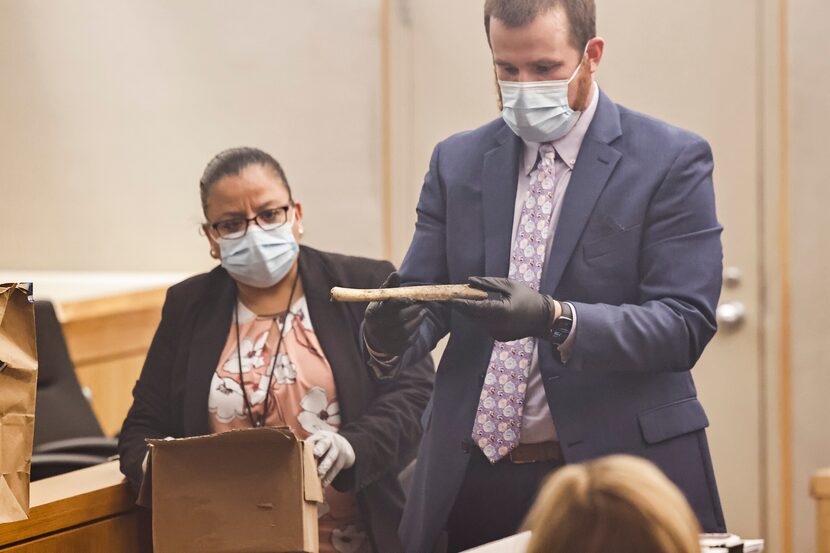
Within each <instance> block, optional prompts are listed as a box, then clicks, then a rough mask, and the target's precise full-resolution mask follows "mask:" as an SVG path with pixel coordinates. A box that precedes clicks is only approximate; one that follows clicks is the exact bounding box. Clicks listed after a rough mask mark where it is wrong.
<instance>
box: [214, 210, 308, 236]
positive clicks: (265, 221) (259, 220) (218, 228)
mask: <svg viewBox="0 0 830 553" xmlns="http://www.w3.org/2000/svg"><path fill="white" fill-rule="evenodd" d="M292 207H294V206H293V204H292V205H286V206H283V207H276V208H273V209H266V210H265V211H260V212H259V213H257V214H256V215H254V216H253V217H251V218H250V219H245V218H242V217H240V218H238V219H227V220H225V221H219V222H218V223H213V224H211V225H210V228H211V229H213V232H214V233H215V234H216V236H217V237H218V238H222V239H224V240H236V239H239V238H242V237H243V236H245V235H246V234H247V233H248V227H249V226H250V225H251V223H252V222H255V223H256V224H257V226H259V228H261V229H262V230H274V229H277V228H279V227H281V226H283V225H284V224H285V223H287V222H288V210H290V209H291V208H292Z"/></svg>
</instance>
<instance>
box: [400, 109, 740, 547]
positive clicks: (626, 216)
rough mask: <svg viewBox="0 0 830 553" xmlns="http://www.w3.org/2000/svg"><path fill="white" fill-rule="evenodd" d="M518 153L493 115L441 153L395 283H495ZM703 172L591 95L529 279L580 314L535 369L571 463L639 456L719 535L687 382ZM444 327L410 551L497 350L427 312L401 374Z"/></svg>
mask: <svg viewBox="0 0 830 553" xmlns="http://www.w3.org/2000/svg"><path fill="white" fill-rule="evenodd" d="M521 153H522V142H521V140H520V139H518V138H517V137H516V136H515V135H514V134H513V133H512V132H511V131H510V129H509V128H508V127H507V126H506V125H505V124H504V122H503V121H502V120H501V119H499V120H496V121H493V122H491V123H489V124H488V125H485V126H483V127H481V128H479V129H477V130H474V131H471V132H466V133H462V134H459V135H456V136H453V137H451V138H449V139H447V140H445V141H444V142H442V143H440V144H438V146H437V147H436V148H435V151H434V153H433V156H432V161H431V162H430V167H429V172H428V174H427V176H426V180H425V183H424V187H423V190H422V192H421V197H420V201H419V203H418V210H417V211H418V220H417V225H416V230H415V236H414V238H413V240H412V244H411V246H410V249H409V252H408V254H407V256H406V259H405V260H404V262H403V264H402V266H401V275H402V280H403V281H404V282H405V283H408V284H414V283H463V282H466V280H467V278H468V277H469V276H472V275H486V276H494V277H506V276H507V271H508V257H509V254H510V247H511V243H510V239H511V231H512V223H513V210H514V205H515V200H516V180H517V175H518V167H519V165H518V164H519V160H520V157H521ZM712 168H713V162H712V154H711V150H710V148H709V145H708V144H707V143H706V142H705V141H704V140H703V139H701V138H700V137H698V136H695V135H694V134H692V133H690V132H687V131H683V130H680V129H677V128H675V127H671V126H669V125H667V124H665V123H662V122H660V121H657V120H655V119H652V118H650V117H646V116H644V115H641V114H637V113H634V112H632V111H630V110H628V109H626V108H624V107H622V106H618V105H616V104H614V103H613V102H611V100H609V99H608V97H607V96H605V95H604V94H602V93H601V94H600V98H599V104H598V107H597V111H596V113H595V116H594V119H593V121H592V123H591V126H590V127H589V129H588V132H587V135H586V136H585V140H584V142H583V144H582V148H581V150H580V153H579V157H578V159H577V162H576V166H575V167H574V171H573V174H572V176H571V180H570V184H569V186H568V190H567V193H566V196H565V200H564V205H563V208H562V214H561V218H560V220H559V223H558V226H557V229H556V235H555V238H554V242H553V245H552V247H551V253H550V257H549V259H548V261H547V264H546V267H545V273H544V274H543V276H542V282H541V292H543V293H545V294H551V295H553V296H554V297H555V298H557V299H561V300H566V301H570V302H572V303H573V304H574V305H575V307H576V312H577V330H576V335H575V341H574V343H573V347H572V356H571V358H570V359H569V361H568V362H567V363H566V364H565V363H562V361H561V360H560V358H559V355H558V352H557V351H556V350H555V349H554V348H553V346H552V345H551V344H550V343H546V342H540V344H539V365H540V370H541V373H542V377H543V382H544V387H545V393H546V395H547V399H548V404H549V406H550V411H551V414H552V416H553V419H554V422H555V424H556V428H557V431H558V433H559V439H560V440H561V445H562V450H563V453H564V456H565V459H566V461H567V462H576V461H583V460H586V459H591V458H595V457H598V456H601V455H605V454H609V453H630V454H634V455H639V456H642V457H645V458H647V459H650V460H651V461H653V462H655V463H656V464H657V465H658V466H659V467H660V468H661V469H663V471H665V473H666V474H667V475H668V476H669V478H670V479H671V480H673V481H674V483H675V484H677V485H678V486H679V487H680V489H681V490H682V491H683V492H684V493H685V494H686V497H687V498H688V499H689V502H690V503H691V505H692V507H693V509H694V511H695V513H697V516H698V518H699V519H700V522H701V525H702V526H703V528H704V529H705V530H707V531H718V530H723V529H724V521H723V514H722V512H721V506H720V500H719V498H718V491H717V487H716V485H715V478H714V473H713V470H712V463H711V458H710V455H709V449H708V446H707V442H706V435H705V433H704V430H703V429H704V428H705V427H706V426H708V424H709V422H708V420H707V418H706V414H705V413H704V410H703V407H702V406H701V404H700V403H699V402H698V400H697V394H696V390H695V385H694V382H693V381H692V375H691V373H690V371H691V369H692V367H693V366H694V364H695V362H696V361H697V359H698V357H699V356H700V354H701V353H702V352H703V348H704V346H706V344H707V343H708V342H709V340H710V339H711V338H712V336H713V335H714V333H715V329H716V324H715V307H716V305H717V301H718V297H719V294H720V287H721V271H722V254H721V241H720V235H721V230H722V229H721V225H720V224H719V223H718V221H717V218H716V216H715V197H714V191H713V185H712ZM447 332H449V334H450V339H449V343H448V345H447V348H446V351H445V353H444V356H443V358H442V359H441V363H440V365H439V368H438V372H437V378H436V383H435V392H434V395H433V399H432V401H431V407H428V413H427V415H426V416H425V422H426V429H425V434H424V438H423V441H422V446H421V449H420V451H419V454H418V466H417V468H416V472H415V476H414V482H413V487H412V489H411V491H410V496H409V500H408V502H407V506H406V509H405V512H404V518H403V522H402V526H401V536H402V539H403V541H404V545H405V547H406V550H407V551H408V552H411V553H428V552H429V551H431V550H432V547H433V544H434V543H435V541H436V538H437V537H438V536H439V534H440V532H441V530H442V528H443V527H444V525H445V524H446V521H447V518H448V515H449V513H450V510H451V508H452V505H453V502H454V500H455V497H456V494H457V493H458V490H459V488H460V486H461V482H462V479H463V478H464V474H465V469H466V466H467V463H468V460H469V458H470V451H471V450H472V448H473V447H475V446H474V445H473V444H472V442H471V439H470V434H471V431H472V428H473V419H474V415H475V412H476V407H477V405H478V400H479V393H480V390H481V387H482V384H483V381H484V377H485V373H486V370H487V365H488V361H489V357H490V353H491V351H492V348H493V340H492V339H491V338H490V337H488V336H487V334H486V333H485V332H484V331H483V330H482V328H481V327H480V326H478V325H476V324H475V323H474V322H473V321H471V320H469V319H467V318H465V317H464V316H462V315H460V314H459V313H456V312H451V311H450V310H448V308H447V307H446V306H442V305H438V304H430V306H429V313H428V317H427V319H426V320H425V321H424V323H423V325H422V327H421V333H420V336H419V339H418V340H417V342H416V344H415V345H414V346H413V347H412V349H410V350H409V352H408V353H407V354H405V355H404V356H403V359H404V364H405V361H406V360H407V359H409V358H417V357H419V356H421V355H423V354H424V352H425V351H428V350H430V349H432V347H434V345H435V344H436V342H437V341H438V340H439V339H440V338H441V337H443V336H444V335H445V334H446V333H447ZM408 356H409V357H408ZM528 493H533V491H532V490H528ZM495 499H496V498H494V500H495Z"/></svg>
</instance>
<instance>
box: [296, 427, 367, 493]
mask: <svg viewBox="0 0 830 553" xmlns="http://www.w3.org/2000/svg"><path fill="white" fill-rule="evenodd" d="M305 443H306V444H308V445H310V446H311V447H313V448H314V456H315V457H316V458H317V474H318V475H319V476H320V481H321V482H322V484H323V487H324V488H325V487H327V486H328V485H329V484H331V483H332V482H333V481H334V479H335V478H337V475H338V474H340V471H342V470H344V469H348V468H351V467H352V466H354V460H355V455H354V449H352V444H350V443H349V440H347V439H346V438H344V437H343V436H341V435H340V434H338V433H337V432H332V431H331V430H318V431H317V432H315V433H314V434H312V435H311V436H309V437H308V438H306V441H305Z"/></svg>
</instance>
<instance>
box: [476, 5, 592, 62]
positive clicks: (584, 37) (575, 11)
mask: <svg viewBox="0 0 830 553" xmlns="http://www.w3.org/2000/svg"><path fill="white" fill-rule="evenodd" d="M557 8H561V9H562V10H564V12H565V15H567V16H568V21H569V22H570V25H571V28H570V34H569V38H570V43H571V45H572V46H573V47H574V48H576V49H577V50H579V51H580V52H582V51H583V50H585V46H587V44H588V41H589V40H591V39H592V38H594V37H595V36H597V8H596V5H595V4H594V0H486V1H485V3H484V29H485V30H486V31H487V40H488V41H489V40H490V18H491V17H495V18H496V19H498V20H499V21H501V22H503V23H504V24H505V25H506V26H508V27H522V26H524V25H527V24H528V23H530V22H531V21H533V20H534V19H536V17H537V16H539V15H541V14H543V13H547V12H548V11H550V10H552V9H557Z"/></svg>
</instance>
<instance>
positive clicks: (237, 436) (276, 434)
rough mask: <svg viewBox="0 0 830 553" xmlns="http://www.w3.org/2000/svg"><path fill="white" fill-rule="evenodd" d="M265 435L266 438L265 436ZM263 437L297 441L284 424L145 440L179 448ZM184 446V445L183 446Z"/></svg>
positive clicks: (243, 442)
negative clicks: (209, 442) (207, 442)
mask: <svg viewBox="0 0 830 553" xmlns="http://www.w3.org/2000/svg"><path fill="white" fill-rule="evenodd" d="M266 436H267V438H266ZM263 439H273V440H282V439H284V440H287V441H292V442H293V441H298V440H297V437H296V436H294V433H293V432H291V429H290V428H288V427H285V426H278V427H266V428H256V429H254V428H240V429H237V430H230V431H228V432H222V433H221V434H208V435H206V436H192V437H190V438H176V439H175V440H170V439H148V440H145V441H146V442H147V444H149V445H150V446H153V447H159V448H166V447H176V448H177V449H178V448H181V447H182V446H183V445H184V444H187V443H188V442H191V443H193V444H195V443H199V444H200V446H201V445H202V444H204V443H205V441H210V440H215V441H220V442H222V444H223V445H228V444H230V445H234V446H240V447H242V446H245V445H248V444H255V443H260V442H262V440H263ZM185 447H186V446H185Z"/></svg>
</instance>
